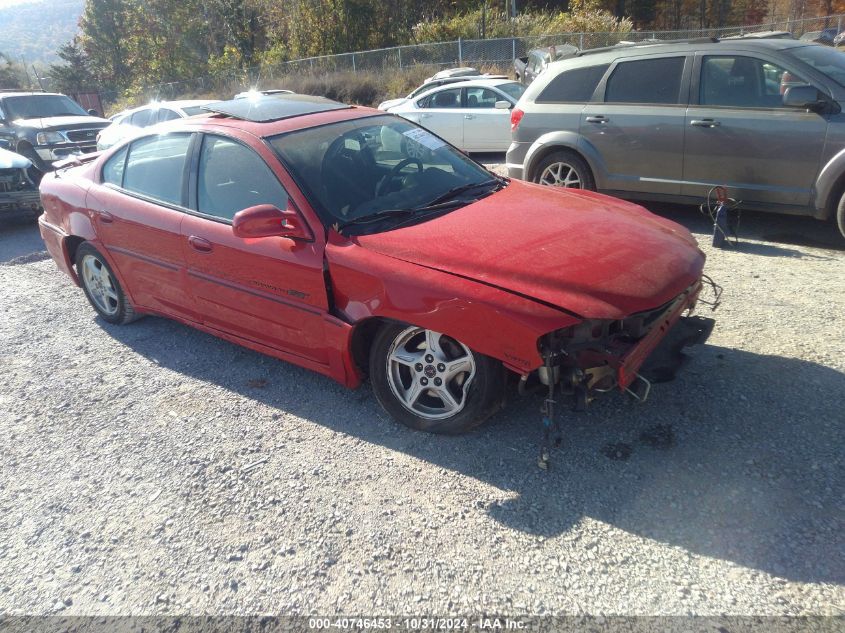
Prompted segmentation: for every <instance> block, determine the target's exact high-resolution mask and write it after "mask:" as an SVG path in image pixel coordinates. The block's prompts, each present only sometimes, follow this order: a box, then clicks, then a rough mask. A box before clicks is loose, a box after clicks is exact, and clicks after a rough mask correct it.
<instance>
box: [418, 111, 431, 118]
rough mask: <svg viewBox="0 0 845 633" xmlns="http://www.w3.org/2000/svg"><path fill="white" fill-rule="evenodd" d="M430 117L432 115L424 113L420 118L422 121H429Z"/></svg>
mask: <svg viewBox="0 0 845 633" xmlns="http://www.w3.org/2000/svg"><path fill="white" fill-rule="evenodd" d="M430 116H431V115H430V114H426V113H425V112H423V113H422V114H421V115H420V118H421V119H427V118H428V117H430Z"/></svg>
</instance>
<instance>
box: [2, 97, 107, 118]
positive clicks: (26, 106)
mask: <svg viewBox="0 0 845 633" xmlns="http://www.w3.org/2000/svg"><path fill="white" fill-rule="evenodd" d="M3 107H4V108H6V111H7V112H8V113H9V118H10V119H12V120H14V119H42V118H45V117H51V116H90V115H89V114H88V113H87V112H86V111H85V110H83V109H82V106H80V105H79V104H78V103H76V102H75V101H73V100H72V99H70V98H68V97H66V96H64V95H27V96H25V97H7V98H6V99H4V100H3Z"/></svg>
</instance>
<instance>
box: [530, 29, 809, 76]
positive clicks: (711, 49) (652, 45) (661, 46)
mask: <svg viewBox="0 0 845 633" xmlns="http://www.w3.org/2000/svg"><path fill="white" fill-rule="evenodd" d="M800 46H818V45H817V44H811V43H808V42H802V41H799V40H791V39H779V38H772V39H765V38H760V39H750V38H749V39H745V38H737V39H731V40H724V41H722V40H718V39H716V38H704V39H696V40H685V41H674V42H647V43H635V44H630V45H625V46H611V47H608V48H594V49H590V50H585V51H580V52H579V53H576V54H575V55H574V56H572V57H568V58H566V59H562V60H559V61H555V62H552V63H551V64H549V69H550V72H549V73H548V76H549V77H551V76H553V75H555V74H556V71H558V70H563V69H566V68H576V67H582V66H593V65H596V64H607V63H611V62H613V61H615V60H617V59H622V58H625V57H640V56H643V55H656V54H665V53H694V52H706V53H718V52H719V50H720V49H722V50H727V49H731V50H739V51H744V50H747V51H757V52H762V51H782V50H787V49H790V48H798V47H800ZM543 74H544V75H546V73H543Z"/></svg>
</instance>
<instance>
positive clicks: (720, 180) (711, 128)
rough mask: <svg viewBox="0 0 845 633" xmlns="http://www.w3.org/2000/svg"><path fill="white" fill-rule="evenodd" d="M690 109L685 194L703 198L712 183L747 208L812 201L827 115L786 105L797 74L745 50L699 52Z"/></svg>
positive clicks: (686, 144) (685, 152) (685, 146)
mask: <svg viewBox="0 0 845 633" xmlns="http://www.w3.org/2000/svg"><path fill="white" fill-rule="evenodd" d="M696 77H697V78H698V81H697V82H695V83H694V84H693V88H694V89H693V94H694V95H695V96H694V99H693V101H694V105H690V107H689V110H688V111H687V120H686V140H685V144H684V185H683V190H682V193H683V194H684V195H688V196H694V197H696V198H704V196H705V195H707V192H708V190H709V189H710V188H711V187H713V186H714V185H726V186H727V187H728V195H730V196H731V197H732V198H736V199H738V200H742V201H743V202H744V203H745V204H746V206H749V204H751V205H753V204H754V203H755V202H756V203H760V204H761V205H762V206H765V207H769V206H773V205H775V206H776V205H783V206H799V207H807V206H809V204H810V200H811V196H812V191H813V184H814V182H815V178H816V174H817V173H818V170H819V162H820V160H821V155H822V150H823V149H824V142H825V136H826V135H827V123H828V122H827V118H826V116H825V115H821V114H817V113H815V112H807V111H804V110H793V109H790V108H785V107H784V106H783V97H782V93H783V92H784V91H785V90H786V87H787V85H791V84H794V83H796V82H797V83H804V84H806V83H809V82H807V81H805V80H804V79H803V78H801V77H800V76H799V75H798V73H796V72H794V71H792V70H790V69H786V68H783V67H781V66H780V65H779V64H776V63H773V62H770V61H768V60H765V59H762V58H758V57H750V56H748V55H747V54H720V55H703V56H699V57H698V59H697V63H696Z"/></svg>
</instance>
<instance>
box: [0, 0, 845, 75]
mask: <svg viewBox="0 0 845 633" xmlns="http://www.w3.org/2000/svg"><path fill="white" fill-rule="evenodd" d="M843 5H845V0H516V11H517V17H516V18H515V19H514V18H512V11H513V9H514V6H513V0H426V1H425V2H420V1H419V0H86V3H85V6H84V10H83V14H82V17H81V18H80V22H79V35H78V36H77V37H76V38H74V39H73V41H71V42H68V43H66V44H64V45H62V46H61V48H60V49H59V51H58V55H59V57H60V58H61V60H62V62H61V63H59V64H54V65H53V66H52V67H51V69H50V76H51V78H52V81H53V86H54V88H55V89H57V90H62V91H69V92H73V91H76V90H80V89H84V88H98V87H104V88H107V89H109V90H126V89H130V88H133V87H139V86H144V85H150V84H156V83H162V82H171V81H183V80H186V79H191V78H195V77H198V76H208V75H211V76H214V75H215V74H220V75H224V74H226V73H229V74H231V73H232V72H235V71H237V70H239V69H245V68H250V67H255V66H262V65H274V64H279V63H281V62H284V61H287V60H290V59H298V58H302V57H309V56H317V55H329V54H335V53H344V52H349V51H359V50H369V49H374V48H385V47H391V46H396V45H403V44H414V43H422V42H429V41H441V40H448V39H457V38H458V37H463V38H479V37H498V36H511V35H517V36H527V35H539V34H548V33H556V32H558V33H559V32H567V31H570V32H571V31H580V30H586V31H604V30H623V31H627V30H630V29H631V28H637V29H682V28H684V29H685V28H701V27H705V28H710V27H718V26H725V25H733V24H754V23H759V22H762V21H764V20H767V19H786V18H791V19H800V18H802V17H812V16H813V15H825V14H829V13H833V12H837V11H841V10H843V9H845V6H843ZM2 61H3V60H2V59H0V65H2Z"/></svg>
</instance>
